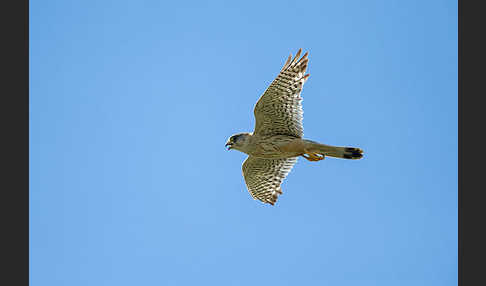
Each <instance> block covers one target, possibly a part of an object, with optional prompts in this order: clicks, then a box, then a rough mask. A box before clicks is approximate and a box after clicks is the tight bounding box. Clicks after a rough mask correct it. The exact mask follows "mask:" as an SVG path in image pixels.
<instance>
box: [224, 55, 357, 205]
mask: <svg viewBox="0 0 486 286" xmlns="http://www.w3.org/2000/svg"><path fill="white" fill-rule="evenodd" d="M301 53H302V49H299V51H298V52H297V54H296V55H295V57H294V58H293V59H292V54H291V55H290V56H289V57H288V59H287V61H286V62H285V64H284V66H283V67H282V69H281V71H280V73H279V74H278V76H277V78H276V79H275V80H274V81H273V82H272V83H271V84H270V86H269V87H268V88H267V90H265V92H264V93H263V95H262V96H261V97H260V99H259V100H258V101H257V103H256V105H255V108H254V111H253V113H254V115H255V130H254V131H253V132H252V133H238V134H235V135H232V136H231V137H230V138H229V139H228V140H227V142H226V145H225V147H227V148H228V150H231V149H235V150H238V151H241V152H243V153H246V154H247V155H248V158H247V159H246V160H245V162H244V163H243V166H242V171H243V177H244V178H245V183H246V186H247V188H248V191H249V192H250V194H251V196H252V197H253V199H255V200H260V201H262V202H263V203H268V204H271V205H274V204H275V203H276V201H277V198H278V196H279V195H281V194H282V188H281V184H282V181H283V180H284V179H285V177H287V175H288V173H289V172H290V171H291V170H292V167H293V166H294V164H295V163H296V162H297V158H298V157H299V156H302V157H304V158H305V159H307V160H309V161H313V162H314V161H320V160H323V159H324V158H325V157H326V156H329V157H334V158H342V159H361V158H362V157H363V150H361V149H360V148H355V147H338V146H332V145H325V144H321V143H318V142H315V141H311V140H307V139H304V138H303V135H304V128H303V124H302V118H303V116H302V114H303V111H302V97H301V96H300V94H301V92H302V87H303V86H304V83H305V82H306V81H307V79H308V78H309V74H305V72H306V69H307V64H308V62H309V59H308V53H305V54H304V55H303V56H302V57H301V58H299V57H300V55H301Z"/></svg>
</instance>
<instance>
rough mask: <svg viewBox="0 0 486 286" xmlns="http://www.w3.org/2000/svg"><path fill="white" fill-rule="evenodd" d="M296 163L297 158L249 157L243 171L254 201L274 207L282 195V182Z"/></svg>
mask: <svg viewBox="0 0 486 286" xmlns="http://www.w3.org/2000/svg"><path fill="white" fill-rule="evenodd" d="M296 162H297V157H293V158H285V159H263V158H257V157H254V156H249V157H248V158H247V159H246V160H245V162H244V163H243V167H242V169H243V177H244V178H245V183H246V186H247V187H248V190H249V191H250V194H251V196H252V197H253V199H255V200H260V201H262V202H264V203H269V204H271V205H274V204H275V202H276V201H277V198H278V196H279V195H280V194H282V188H281V187H280V185H281V184H282V181H283V180H284V179H285V177H287V175H288V173H289V172H290V170H292V167H293V166H294V164H295V163H296Z"/></svg>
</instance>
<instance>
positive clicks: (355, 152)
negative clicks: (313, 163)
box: [305, 140, 363, 159]
mask: <svg viewBox="0 0 486 286" xmlns="http://www.w3.org/2000/svg"><path fill="white" fill-rule="evenodd" d="M305 141H307V142H308V143H309V144H308V146H309V147H310V148H308V150H310V151H311V152H315V153H318V154H321V155H324V156H330V157H335V158H342V159H361V158H363V150H361V149H360V148H356V147H338V146H331V145H325V144H320V143H317V142H314V141H310V140H305Z"/></svg>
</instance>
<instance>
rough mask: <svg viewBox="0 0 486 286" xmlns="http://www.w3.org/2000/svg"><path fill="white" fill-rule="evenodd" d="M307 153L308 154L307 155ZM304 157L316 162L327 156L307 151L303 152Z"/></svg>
mask: <svg viewBox="0 0 486 286" xmlns="http://www.w3.org/2000/svg"><path fill="white" fill-rule="evenodd" d="M306 155H307V156H306ZM302 157H304V158H306V159H307V160H309V161H311V162H314V161H320V160H324V158H325V156H324V155H322V154H318V153H312V152H306V153H304V154H302Z"/></svg>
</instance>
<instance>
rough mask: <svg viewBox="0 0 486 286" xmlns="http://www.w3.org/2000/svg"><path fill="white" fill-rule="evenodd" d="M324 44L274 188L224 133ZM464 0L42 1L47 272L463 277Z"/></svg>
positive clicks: (33, 134)
mask: <svg viewBox="0 0 486 286" xmlns="http://www.w3.org/2000/svg"><path fill="white" fill-rule="evenodd" d="M299 48H303V49H304V51H309V68H308V71H309V73H310V75H311V76H310V78H309V80H308V81H307V83H306V85H305V87H304V90H303V93H302V97H303V98H304V100H303V105H304V133H305V138H308V139H312V140H316V141H320V142H322V143H326V144H332V145H341V146H343V145H344V146H356V147H360V148H362V149H363V150H364V152H365V157H364V159H362V160H357V161H354V160H340V159H334V158H326V160H324V161H320V162H308V161H306V160H305V159H303V158H300V159H299V160H298V162H297V164H296V165H295V166H294V168H293V170H292V172H291V173H290V174H289V176H288V177H287V179H286V180H285V181H284V183H283V185H282V188H283V192H284V193H283V195H282V196H280V197H279V200H278V202H277V204H276V206H273V207H272V206H270V205H264V204H262V203H260V202H259V201H254V200H253V199H252V198H251V196H250V194H249V193H248V191H247V189H246V186H245V183H244V180H243V177H242V174H241V164H242V162H243V161H244V160H245V158H246V155H245V154H243V153H239V152H238V151H227V150H226V149H225V147H224V144H225V142H226V140H227V138H228V137H229V136H231V135H232V134H234V133H237V132H244V131H253V126H254V117H253V107H254V104H255V103H256V101H257V99H258V98H259V97H260V95H261V94H262V93H263V91H264V90H265V89H266V88H267V86H268V85H269V83H270V82H271V81H272V80H273V79H274V78H275V77H276V75H277V74H278V72H279V71H280V69H281V67H282V65H283V64H284V62H285V60H286V58H287V56H288V55H289V54H290V53H292V54H295V52H296V51H297V50H298V49H299ZM457 156H458V154H457V3H456V1H438V0H437V1H418V0H416V1H415V0H414V1H390V0H381V1H302V2H296V1H281V0H279V1H94V0H89V1H87V0H85V1H60V0H59V1H50V0H47V1H31V2H30V274H31V275H30V280H31V285H34V286H40V285H46V286H58V285H59V286H60V285H70V286H77V285H80V286H81V285H82V286H86V285H90V286H91V285H116V286H122V285H281V286H282V285H333V286H334V285H360V286H362V285H384V286H385V285H386V286H390V285H392V286H393V285H407V286H409V285H414V286H417V285H427V286H434V285H457V258H458V257H457Z"/></svg>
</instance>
